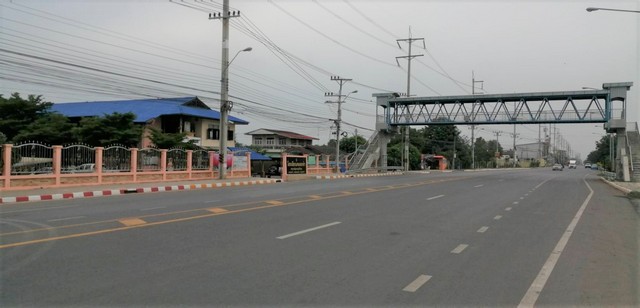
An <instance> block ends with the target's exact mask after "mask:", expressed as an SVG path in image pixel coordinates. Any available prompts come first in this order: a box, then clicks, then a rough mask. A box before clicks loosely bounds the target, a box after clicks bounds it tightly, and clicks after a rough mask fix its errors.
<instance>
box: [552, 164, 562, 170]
mask: <svg viewBox="0 0 640 308" xmlns="http://www.w3.org/2000/svg"><path fill="white" fill-rule="evenodd" d="M551 170H553V171H562V170H564V166H563V165H561V164H554V165H553V167H551Z"/></svg>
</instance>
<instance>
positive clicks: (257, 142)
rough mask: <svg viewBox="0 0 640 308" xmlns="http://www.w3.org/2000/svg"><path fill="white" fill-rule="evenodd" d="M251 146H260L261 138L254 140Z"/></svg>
mask: <svg viewBox="0 0 640 308" xmlns="http://www.w3.org/2000/svg"><path fill="white" fill-rule="evenodd" d="M253 144H255V145H262V138H257V137H256V138H254V139H253Z"/></svg>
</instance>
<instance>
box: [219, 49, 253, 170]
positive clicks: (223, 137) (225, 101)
mask: <svg viewBox="0 0 640 308" xmlns="http://www.w3.org/2000/svg"><path fill="white" fill-rule="evenodd" d="M228 50H229V49H228V48H227V49H225V51H228ZM251 50H252V48H251V47H247V48H245V49H242V50H240V51H238V52H237V53H236V55H235V56H233V59H231V61H230V62H226V61H224V60H223V61H222V63H223V66H224V67H223V68H222V73H221V75H222V77H221V80H220V83H221V85H220V154H219V155H218V162H219V164H220V166H219V167H220V179H221V180H223V179H225V175H226V174H225V173H226V171H227V166H226V164H225V159H224V156H225V154H226V152H227V122H228V121H229V111H231V108H232V105H231V104H230V102H229V65H231V62H233V60H235V59H236V57H237V56H238V54H240V53H241V52H243V51H251ZM224 58H228V55H226V57H224V56H223V59H224ZM225 60H226V59H225Z"/></svg>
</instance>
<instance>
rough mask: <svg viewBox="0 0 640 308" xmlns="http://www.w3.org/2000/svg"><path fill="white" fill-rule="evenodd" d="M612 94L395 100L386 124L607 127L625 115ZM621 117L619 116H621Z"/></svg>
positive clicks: (476, 96)
mask: <svg viewBox="0 0 640 308" xmlns="http://www.w3.org/2000/svg"><path fill="white" fill-rule="evenodd" d="M615 100H616V98H615V97H612V95H611V91H610V90H586V91H567V92H538V93H517V94H482V95H464V96H436V97H408V98H399V97H396V98H391V99H389V100H388V101H387V104H388V105H387V106H386V107H387V108H385V113H386V115H385V118H386V119H385V122H387V124H388V125H391V126H404V125H447V124H459V125H476V124H538V123H605V122H607V121H608V120H609V119H611V118H612V116H614V114H615V113H618V114H620V113H622V112H624V104H623V102H624V98H621V101H622V103H621V104H620V106H616V107H617V108H613V107H614V106H613V102H614V101H615ZM618 116H619V115H618Z"/></svg>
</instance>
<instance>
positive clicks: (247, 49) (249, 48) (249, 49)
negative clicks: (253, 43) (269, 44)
mask: <svg viewBox="0 0 640 308" xmlns="http://www.w3.org/2000/svg"><path fill="white" fill-rule="evenodd" d="M251 50H253V48H251V47H247V48H245V49H243V50H242V51H251Z"/></svg>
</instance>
